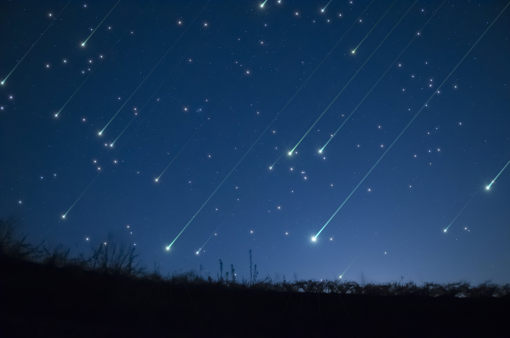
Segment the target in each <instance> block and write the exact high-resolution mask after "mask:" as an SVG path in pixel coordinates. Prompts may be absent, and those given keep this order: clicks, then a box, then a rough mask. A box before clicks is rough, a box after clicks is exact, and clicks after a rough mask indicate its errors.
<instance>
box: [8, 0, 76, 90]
mask: <svg viewBox="0 0 510 338" xmlns="http://www.w3.org/2000/svg"><path fill="white" fill-rule="evenodd" d="M70 3H71V0H69V2H68V3H67V4H66V5H65V6H64V8H62V10H61V11H60V13H58V15H57V16H56V17H55V18H54V19H53V20H52V21H51V23H50V24H49V25H48V27H47V28H46V29H45V30H44V32H42V34H41V35H40V36H39V37H38V38H37V40H35V42H34V44H33V45H32V47H30V48H29V49H28V51H27V52H26V53H25V55H23V57H22V58H21V60H19V62H18V63H16V65H15V66H14V68H13V69H12V70H11V71H10V72H9V74H7V76H6V77H5V78H4V79H3V80H2V82H0V84H1V85H2V86H3V85H4V84H5V81H7V79H8V78H9V76H11V74H12V73H13V72H14V71H15V70H16V68H18V66H19V65H20V64H21V62H22V61H23V59H25V57H26V56H27V55H28V53H30V51H31V50H32V48H34V47H35V45H36V44H37V42H39V40H40V39H41V38H42V37H43V36H44V34H45V33H46V32H47V31H48V29H50V27H51V26H53V24H54V23H55V21H57V19H58V17H59V16H60V14H62V12H63V11H64V10H65V9H66V8H67V6H68V5H69V4H70Z"/></svg>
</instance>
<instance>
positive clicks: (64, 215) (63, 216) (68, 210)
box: [62, 172, 101, 219]
mask: <svg viewBox="0 0 510 338" xmlns="http://www.w3.org/2000/svg"><path fill="white" fill-rule="evenodd" d="M99 175H101V172H99V174H97V176H96V177H94V179H93V180H92V182H90V184H89V185H88V186H87V187H86V188H85V190H83V192H82V193H81V195H80V196H78V198H77V199H76V201H74V203H73V204H72V205H71V207H70V208H69V209H67V211H66V213H65V214H63V215H62V218H64V219H65V218H66V217H67V214H68V213H69V212H70V211H71V209H72V208H73V207H74V206H75V205H76V203H78V201H79V200H80V199H81V198H82V196H83V195H85V193H86V192H87V190H89V188H90V187H91V186H92V184H94V182H95V181H96V180H97V178H98V177H99Z"/></svg>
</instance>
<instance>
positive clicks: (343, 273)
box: [339, 234, 376, 279]
mask: <svg viewBox="0 0 510 338" xmlns="http://www.w3.org/2000/svg"><path fill="white" fill-rule="evenodd" d="M375 235H376V234H374V235H373V236H372V238H370V240H369V241H368V243H367V244H365V246H364V247H363V249H361V251H360V253H359V254H358V255H357V256H356V257H355V258H354V260H353V261H352V262H351V264H349V265H348V266H347V268H346V269H345V270H344V272H342V274H341V275H340V277H339V278H340V279H342V278H343V277H344V275H345V273H346V272H347V270H349V268H350V267H351V265H353V264H354V262H356V260H357V259H358V257H359V256H361V254H362V253H363V251H365V249H366V247H367V246H368V245H369V244H370V242H372V240H373V239H374V237H375Z"/></svg>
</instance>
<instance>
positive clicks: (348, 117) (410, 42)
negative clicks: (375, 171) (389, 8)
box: [319, 0, 446, 153]
mask: <svg viewBox="0 0 510 338" xmlns="http://www.w3.org/2000/svg"><path fill="white" fill-rule="evenodd" d="M445 1H446V0H445ZM445 1H443V3H441V5H439V7H438V8H437V9H436V11H435V12H434V13H433V14H432V15H431V16H430V18H429V19H428V20H427V21H426V22H425V24H424V25H423V26H422V27H421V29H420V30H419V32H421V31H422V30H423V29H424V28H425V27H426V26H427V24H428V23H429V21H430V20H431V19H432V18H433V17H434V16H435V15H436V13H437V11H439V9H440V8H441V6H443V4H444V3H445ZM390 33H391V32H390ZM418 36H419V35H416V34H415V35H414V37H413V38H412V39H411V41H409V43H408V44H407V46H405V48H404V49H403V50H402V51H401V52H400V54H399V55H398V56H397V57H396V58H395V60H394V61H393V62H392V64H391V65H390V66H389V67H388V69H386V71H385V72H384V73H383V74H382V75H381V77H380V78H379V80H377V82H376V83H375V84H374V85H373V86H372V88H370V90H369V91H368V93H367V94H366V95H365V97H363V99H362V100H361V101H360V102H359V103H358V105H357V106H356V107H355V108H354V109H353V111H352V112H351V113H350V114H349V116H347V118H346V119H345V120H344V122H342V124H341V125H340V127H338V129H337V130H335V132H334V133H333V136H331V137H330V138H329V139H328V141H327V142H326V144H324V146H323V147H322V148H321V149H320V150H319V153H322V152H323V151H324V149H325V148H326V147H327V145H328V144H329V142H331V140H333V138H334V137H335V136H336V134H337V133H338V132H339V131H340V129H342V127H343V126H344V124H345V123H347V121H349V119H350V117H351V116H352V114H354V112H356V110H357V109H358V108H359V106H360V105H361V104H362V103H363V101H365V99H366V98H367V97H368V95H370V93H371V92H372V90H374V88H375V87H377V85H378V84H379V82H380V81H381V80H382V78H383V77H384V76H385V75H386V74H387V73H388V72H389V70H390V69H391V68H392V67H393V65H394V64H395V62H397V60H398V59H399V58H400V57H401V56H402V54H404V52H405V51H406V50H407V48H408V47H409V46H410V45H411V44H412V43H413V41H414V40H415V39H416V38H417V37H418Z"/></svg>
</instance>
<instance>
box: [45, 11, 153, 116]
mask: <svg viewBox="0 0 510 338" xmlns="http://www.w3.org/2000/svg"><path fill="white" fill-rule="evenodd" d="M145 8H146V7H145ZM145 8H144V9H145ZM143 12H144V10H142V11H141V12H140V13H139V14H138V16H137V17H136V18H135V19H134V20H133V22H132V23H131V24H130V25H129V27H128V28H127V29H126V30H125V31H124V33H123V34H122V35H121V36H120V38H119V39H117V41H116V42H115V43H114V44H113V45H112V46H111V47H110V49H109V50H108V52H106V54H105V55H101V61H99V63H98V64H97V65H96V66H95V67H94V69H92V71H91V72H90V74H89V75H87V77H86V78H85V80H83V82H82V83H81V84H80V85H79V86H78V88H77V89H76V90H75V91H74V93H73V95H71V96H70V97H69V99H68V100H67V101H66V103H64V105H63V106H62V108H60V110H59V111H58V112H57V113H56V114H55V117H58V116H59V115H60V113H61V112H62V110H64V108H65V107H66V106H67V104H68V103H69V101H71V99H72V98H73V97H74V96H75V95H76V93H78V91H79V90H80V89H81V87H82V86H83V85H84V84H85V82H87V80H88V79H89V77H90V76H91V75H92V74H93V73H94V72H95V70H96V69H97V68H98V67H99V65H100V64H101V63H102V62H103V61H104V60H105V58H106V56H108V54H110V52H111V51H112V50H113V47H115V45H117V43H119V41H121V40H122V38H123V37H124V35H126V33H127V32H128V31H129V29H130V28H131V26H133V24H134V23H135V22H136V20H138V18H139V17H140V15H141V14H142V13H143Z"/></svg>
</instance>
